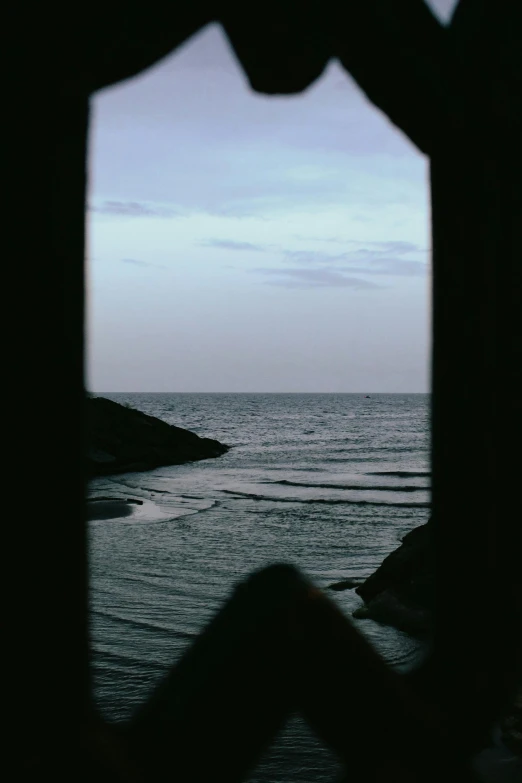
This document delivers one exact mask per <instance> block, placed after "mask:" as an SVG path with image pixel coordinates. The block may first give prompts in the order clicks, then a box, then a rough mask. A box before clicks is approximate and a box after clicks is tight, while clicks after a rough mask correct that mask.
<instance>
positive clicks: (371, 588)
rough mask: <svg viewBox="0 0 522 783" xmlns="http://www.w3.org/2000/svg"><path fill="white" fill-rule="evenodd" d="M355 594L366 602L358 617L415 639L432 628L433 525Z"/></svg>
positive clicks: (411, 537) (408, 539)
mask: <svg viewBox="0 0 522 783" xmlns="http://www.w3.org/2000/svg"><path fill="white" fill-rule="evenodd" d="M355 592H356V593H357V594H358V595H360V597H361V598H362V599H363V601H364V602H365V605H364V606H362V607H360V608H358V609H356V610H355V612H354V613H353V614H354V617H357V618H359V619H363V618H368V619H372V620H376V621H377V622H380V623H384V624H385V625H393V626H394V627H396V628H399V629H400V630H402V631H406V632H407V633H411V634H413V635H415V636H423V635H425V634H428V633H429V632H430V630H431V628H432V618H433V611H434V604H435V547H434V541H433V524H432V522H431V520H430V521H429V522H427V523H426V524H425V525H421V526H420V527H417V528H414V529H413V530H412V531H410V532H409V533H408V534H407V535H406V536H404V538H403V539H402V543H401V546H400V547H399V548H398V549H396V550H395V551H394V552H392V553H391V554H390V555H388V557H386V558H385V559H384V560H383V562H382V563H381V565H380V566H379V568H378V569H377V571H375V572H374V573H373V574H372V575H371V576H369V577H368V579H366V580H365V582H363V584H362V585H359V586H358V587H357V588H356V590H355Z"/></svg>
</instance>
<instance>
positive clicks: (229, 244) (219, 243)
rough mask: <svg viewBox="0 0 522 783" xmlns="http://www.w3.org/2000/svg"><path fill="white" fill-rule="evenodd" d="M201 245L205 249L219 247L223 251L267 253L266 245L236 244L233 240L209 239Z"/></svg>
mask: <svg viewBox="0 0 522 783" xmlns="http://www.w3.org/2000/svg"><path fill="white" fill-rule="evenodd" d="M200 244H201V245H203V246H204V247H218V248H222V249H223V250H243V251H245V250H247V251H251V250H255V251H256V252H259V253H264V252H265V251H266V247H265V246H264V245H258V244H254V243H253V242H235V241H234V240H233V239H208V240H206V241H205V242H201V243H200Z"/></svg>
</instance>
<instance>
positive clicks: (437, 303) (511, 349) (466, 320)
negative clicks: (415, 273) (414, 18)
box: [431, 2, 522, 711]
mask: <svg viewBox="0 0 522 783" xmlns="http://www.w3.org/2000/svg"><path fill="white" fill-rule="evenodd" d="M510 8H511V14H509V13H507V9H508V4H505V3H504V4H502V3H499V4H496V3H486V2H482V3H480V2H478V3H464V4H463V5H462V7H461V9H460V11H459V13H456V14H455V16H454V20H453V22H452V25H451V27H450V30H449V31H448V37H449V38H450V40H451V41H452V47H453V52H454V57H455V60H454V61H455V63H456V68H455V90H456V92H457V94H458V96H459V101H458V102H457V105H456V108H455V110H454V111H452V112H451V113H448V114H447V115H446V116H445V118H444V122H443V123H441V124H440V127H439V130H438V133H437V136H436V141H435V145H434V148H433V150H432V154H431V196H432V198H431V201H432V219H433V285H434V292H433V312H434V341H433V429H432V437H433V463H432V470H433V512H434V517H435V519H436V531H437V532H436V540H437V561H438V573H437V595H438V599H437V628H438V633H437V634H436V646H437V652H438V654H439V656H440V661H441V667H440V672H441V678H440V679H441V683H445V685H444V687H447V688H448V693H451V694H452V695H453V697H454V698H455V702H456V704H457V703H458V701H459V700H460V701H461V702H462V703H464V702H467V703H468V704H472V703H475V705H476V709H477V710H480V709H490V710H493V711H494V710H496V709H499V705H500V703H501V702H502V700H503V699H504V698H507V696H508V694H509V692H510V690H512V689H513V686H514V683H515V681H516V679H517V678H519V679H520V677H521V675H522V671H521V665H522V645H521V631H522V582H521V574H522V537H521V524H520V497H519V486H520V459H519V458H517V457H516V456H514V457H513V458H510V457H509V456H508V455H509V454H510V453H511V454H513V447H514V445H515V444H514V441H513V434H514V432H520V429H521V428H520V424H521V411H520V405H519V402H518V396H519V390H520V338H521V314H522V281H521V274H520V272H521V263H520V261H521V251H520V245H519V240H518V238H517V237H518V235H519V232H520V226H521V225H522V110H521V101H520V94H519V92H518V90H517V88H516V83H517V79H518V74H519V73H520V57H521V53H522V49H520V48H518V49H517V52H515V49H514V48H512V45H511V44H510V43H509V41H514V40H516V39H517V38H518V39H522V28H521V26H520V15H517V14H516V13H515V5H514V4H512V5H511V6H510ZM503 31H506V37H505V38H504V37H503ZM507 31H509V32H507ZM504 44H505V46H504ZM490 63H491V67H490ZM516 63H518V65H516ZM512 64H513V65H512ZM457 65H458V67H457ZM516 448H517V451H518V444H517V446H516Z"/></svg>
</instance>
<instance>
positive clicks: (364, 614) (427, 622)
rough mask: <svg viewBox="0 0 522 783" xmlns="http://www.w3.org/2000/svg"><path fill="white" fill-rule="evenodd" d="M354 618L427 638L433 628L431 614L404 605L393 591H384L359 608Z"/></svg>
mask: <svg viewBox="0 0 522 783" xmlns="http://www.w3.org/2000/svg"><path fill="white" fill-rule="evenodd" d="M353 616H354V617H355V618H357V619H359V620H366V619H368V620H375V621H376V622H378V623H382V624H383V625H392V626H393V627H394V628H398V629H399V631H404V632H405V633H409V634H411V635H412V636H420V637H423V636H426V635H427V634H429V632H430V631H431V627H432V615H431V612H429V611H428V610H426V609H420V608H418V607H414V606H411V605H409V604H406V603H404V602H403V601H402V600H401V599H400V598H399V597H398V596H397V595H396V593H394V592H393V591H392V590H383V592H382V593H379V594H378V595H377V596H376V597H375V598H372V600H371V601H370V602H369V603H367V604H364V605H363V606H360V607H358V608H357V609H356V610H355V611H354V612H353Z"/></svg>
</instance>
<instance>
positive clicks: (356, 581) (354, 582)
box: [327, 576, 364, 591]
mask: <svg viewBox="0 0 522 783" xmlns="http://www.w3.org/2000/svg"><path fill="white" fill-rule="evenodd" d="M363 581H364V579H362V578H361V577H358V576H354V577H352V578H351V579H343V580H342V581H341V582H334V583H333V584H331V585H328V587H327V589H328V590H338V591H340V590H353V588H354V587H358V586H359V585H360V584H361V583H362V582H363Z"/></svg>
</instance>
